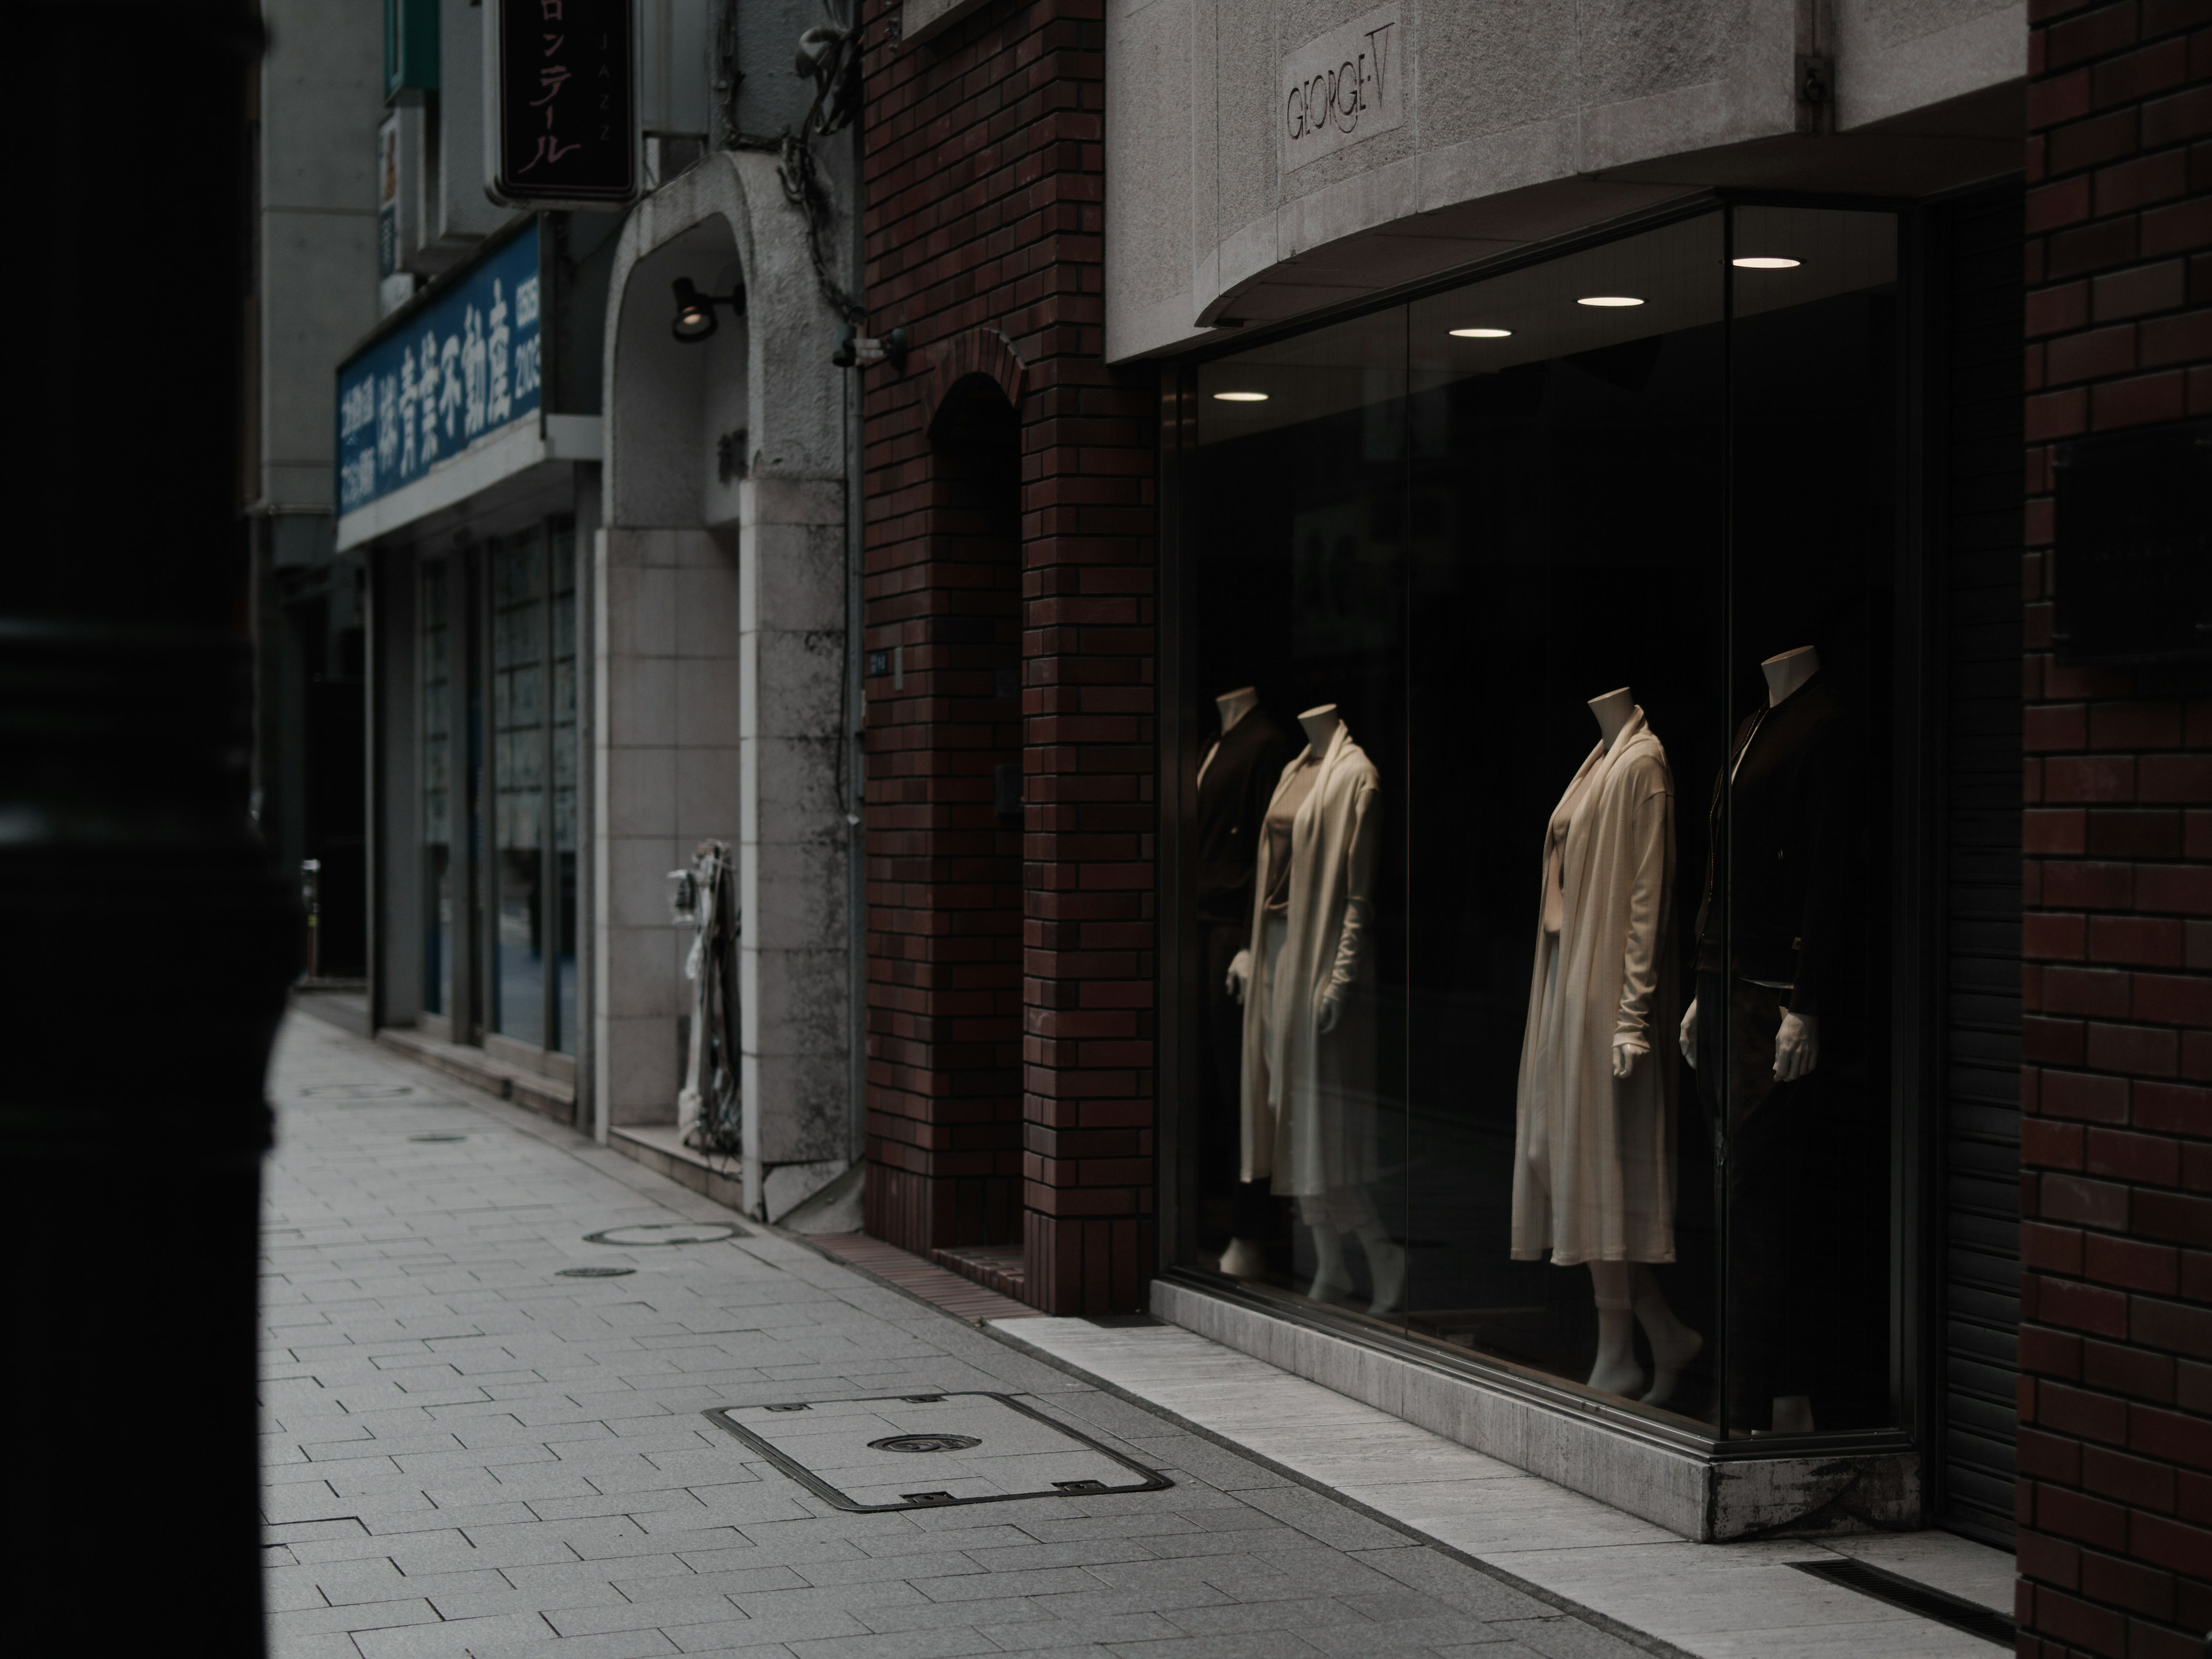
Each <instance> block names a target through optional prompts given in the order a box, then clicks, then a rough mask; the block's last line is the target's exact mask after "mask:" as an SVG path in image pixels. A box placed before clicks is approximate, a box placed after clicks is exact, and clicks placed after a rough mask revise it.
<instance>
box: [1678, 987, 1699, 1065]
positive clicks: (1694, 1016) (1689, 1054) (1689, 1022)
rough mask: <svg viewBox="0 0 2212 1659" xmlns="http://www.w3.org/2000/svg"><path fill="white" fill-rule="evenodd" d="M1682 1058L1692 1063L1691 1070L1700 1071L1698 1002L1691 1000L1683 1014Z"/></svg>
mask: <svg viewBox="0 0 2212 1659" xmlns="http://www.w3.org/2000/svg"><path fill="white" fill-rule="evenodd" d="M1682 1058H1683V1059H1685V1060H1688V1061H1689V1062H1690V1069H1691V1070H1692V1071H1693V1072H1694V1071H1696V1070H1697V1069H1698V1000H1697V998H1695V997H1692V998H1691V999H1690V1006H1689V1007H1688V1008H1686V1009H1685V1010H1684V1011H1683V1013H1682Z"/></svg>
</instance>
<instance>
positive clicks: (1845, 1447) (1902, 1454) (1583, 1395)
mask: <svg viewBox="0 0 2212 1659" xmlns="http://www.w3.org/2000/svg"><path fill="white" fill-rule="evenodd" d="M1152 1312H1153V1313H1154V1314H1156V1315H1157V1316H1158V1317H1160V1318H1162V1319H1164V1320H1165V1321H1167V1322H1169V1323H1170V1324H1174V1325H1181V1326H1182V1327H1183V1328H1185V1329H1186V1330H1190V1331H1195V1332H1196V1333H1197V1334H1199V1335H1200V1336H1204V1337H1207V1338H1209V1339H1211V1340H1213V1341H1216V1342H1218V1343H1220V1344H1222V1345H1223V1346H1225V1347H1230V1348H1235V1349H1237V1351H1239V1352H1243V1353H1248V1354H1250V1355H1251V1356H1252V1357H1253V1358H1255V1359H1261V1360H1265V1361H1266V1362H1267V1364H1271V1365H1274V1366H1276V1367H1278V1368H1279V1369H1280V1370H1285V1371H1288V1372H1290V1373H1291V1375H1292V1376H1302V1377H1304V1378H1305V1379H1306V1380H1307V1381H1309V1382H1313V1383H1320V1384H1321V1385H1322V1387H1324V1388H1328V1389H1334V1390H1335V1391H1336V1392H1337V1393H1339V1394H1341V1395H1346V1396H1347V1397H1349V1398H1351V1399H1353V1400H1357V1401H1361V1402H1362V1403H1363V1404H1365V1405H1370V1406H1373V1407H1376V1409H1377V1410H1379V1411H1384V1412H1388V1413H1390V1414H1391V1415H1392V1416H1394V1417H1399V1418H1402V1419H1405V1420H1406V1421H1407V1422H1409V1423H1412V1424H1413V1425H1416V1426H1417V1427H1419V1428H1424V1429H1426V1430H1428V1431H1430V1432H1431V1433H1432V1434H1439V1435H1442V1436H1443V1437H1445V1438H1446V1439H1448V1440H1455V1441H1457V1442H1458V1443H1460V1444H1462V1445H1463V1446H1467V1447H1469V1448H1471V1449H1474V1450H1475V1451H1479V1452H1481V1453H1483V1454H1485V1455H1487V1456H1491V1457H1494V1458H1496V1459H1498V1461H1499V1462H1503V1463H1508V1464H1510V1465H1512V1466H1513V1467H1514V1468H1519V1469H1526V1470H1527V1471H1528V1473H1529V1474H1534V1475H1541V1477H1542V1478H1543V1479H1545V1480H1549V1481H1552V1482H1553V1483H1554V1484H1556V1485H1559V1486H1565V1487H1567V1488H1568V1489H1569V1490H1571V1491H1573V1492H1582V1493H1583V1494H1585V1495H1586V1496H1588V1497H1591V1498H1596V1499H1597V1500H1598V1501H1599V1502H1601V1503H1603V1504H1611V1505H1612V1506H1613V1508H1615V1509H1617V1510H1626V1512H1627V1513H1628V1514H1631V1515H1635V1516H1642V1517H1643V1518H1644V1520H1647V1521H1650V1522H1656V1523H1657V1524H1658V1525H1660V1526H1662V1527H1665V1528H1668V1529H1669V1530H1671V1531H1674V1532H1676V1533H1679V1534H1681V1535H1682V1536H1684V1537H1685V1538H1689V1539H1692V1540H1695V1541H1698V1542H1699V1543H1720V1542H1725V1541H1745V1540H1752V1539H1759V1538H1777V1537H1785V1536H1788V1537H1811V1536H1819V1535H1821V1534H1839V1533H1854V1532H1894V1531H1904V1530H1909V1529H1912V1528H1918V1527H1920V1526H1922V1525H1923V1524H1925V1522H1924V1518H1923V1516H1922V1513H1921V1491H1920V1455H1919V1453H1918V1452H1917V1450H1916V1449H1914V1448H1913V1446H1912V1444H1911V1442H1910V1440H1909V1439H1907V1438H1906V1437H1905V1436H1904V1435H1902V1434H1899V1433H1896V1432H1893V1431H1892V1432H1881V1433H1872V1434H1851V1435H1842V1434H1838V1435H1823V1436H1807V1437H1803V1438H1802V1439H1793V1440H1792V1441H1790V1443H1785V1444H1782V1445H1773V1444H1772V1443H1761V1442H1759V1441H1735V1440H1732V1441H1717V1440H1711V1439H1706V1438H1704V1437H1700V1436H1699V1435H1696V1434H1692V1433H1690V1432H1686V1431H1684V1430H1682V1429H1680V1428H1678V1427H1676V1426H1674V1425H1672V1424H1668V1423H1666V1422H1663V1421H1660V1420H1657V1419H1652V1418H1649V1417H1646V1416H1644V1414H1642V1413H1638V1412H1635V1411H1633V1410H1630V1409H1627V1408H1626V1407H1622V1406H1620V1405H1618V1404H1610V1403H1607V1397H1606V1396H1603V1395H1595V1394H1592V1393H1591V1392H1590V1391H1589V1389H1580V1388H1577V1387H1575V1386H1573V1385H1571V1384H1553V1383H1547V1382H1545V1381H1543V1380H1540V1379H1538V1378H1535V1377H1533V1376H1527V1375H1523V1374H1520V1373H1517V1372H1515V1371H1512V1370H1508V1369H1506V1368H1504V1367H1503V1366H1489V1365H1485V1364H1482V1363H1480V1361H1475V1360H1467V1361H1462V1360H1459V1359H1457V1358H1455V1357H1453V1356H1450V1355H1448V1354H1441V1353H1437V1352H1432V1351H1431V1349H1430V1348H1429V1347H1428V1346H1427V1345H1425V1344H1422V1343H1419V1342H1415V1341H1412V1340H1407V1339H1404V1338H1399V1337H1391V1336H1383V1335H1376V1334H1369V1333H1365V1332H1362V1333H1360V1334H1358V1336H1356V1337H1355V1336H1354V1335H1353V1334H1351V1333H1350V1332H1349V1331H1348V1330H1340V1329H1338V1328H1334V1327H1333V1325H1332V1323H1331V1322H1330V1321H1329V1319H1328V1316H1327V1315H1326V1314H1322V1313H1320V1312H1318V1311H1317V1312H1316V1313H1315V1314H1314V1315H1312V1316H1306V1315H1304V1314H1303V1313H1302V1312H1300V1311H1298V1310H1291V1309H1290V1308H1287V1307H1285V1306H1284V1305H1282V1304H1279V1303H1278V1302H1277V1301H1275V1300H1273V1299H1272V1298H1267V1297H1260V1296H1256V1295H1254V1294H1252V1293H1251V1292H1249V1291H1244V1290H1243V1289H1242V1288H1241V1287H1240V1286H1238V1285H1237V1284H1236V1282H1235V1281H1233V1280H1231V1279H1221V1278H1219V1277H1218V1276H1217V1275H1214V1274H1204V1275H1200V1274H1199V1273H1194V1272H1189V1271H1182V1270H1178V1271H1176V1272H1173V1273H1170V1275H1169V1276H1167V1277H1164V1278H1161V1279H1154V1280H1153V1281H1152Z"/></svg>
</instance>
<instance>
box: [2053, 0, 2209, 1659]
mask: <svg viewBox="0 0 2212 1659" xmlns="http://www.w3.org/2000/svg"><path fill="white" fill-rule="evenodd" d="M2029 12H2030V19H2031V27H2032V37H2031V39H2032V46H2031V57H2030V67H2029V73H2030V83H2029V89H2028V126H2029V132H2028V149H2027V184H2028V193H2027V272H2026V280H2027V363H2026V369H2027V408H2026V431H2027V446H2028V448H2027V489H2028V501H2027V549H2026V552H2025V556H2024V558H2023V561H2022V578H2023V580H2024V582H2025V598H2026V601H2027V611H2026V615H2027V638H2026V641H2025V645H2026V659H2025V672H2026V684H2025V693H2026V696H2027V711H2026V744H2027V762H2026V776H2025V784H2026V795H2027V807H2026V814H2027V816H2026V821H2025V826H2024V828H2025V843H2026V851H2027V860H2026V867H2025V872H2024V881H2025V884H2026V885H2025V894H2024V896H2025V900H2026V904H2027V915H2026V919H2025V932H2024V944H2023V954H2024V956H2025V957H2026V961H2025V963H2024V964H2023V967H2022V976H2023V978H2022V988H2023V991H2024V994H2025V1004H2026V1029H2025V1031H2024V1038H2025V1044H2024V1054H2025V1056H2026V1061H2025V1065H2024V1067H2023V1074H2022V1079H2021V1083H2022V1105H2023V1109H2024V1112H2025V1114H2026V1115H2025V1117H2024V1119H2023V1122H2022V1130H2021V1155H2022V1165H2023V1167H2022V1172H2021V1188H2022V1190H2021V1212H2022V1216H2023V1218H2024V1219H2023V1223H2022V1240H2021V1243H2022V1255H2023V1259H2024V1262H2025V1265H2026V1268H2027V1273H2026V1279H2025V1282H2024V1285H2023V1295H2022V1302H2021V1395H2020V1472H2021V1480H2020V1483H2019V1488H2018V1492H2019V1519H2020V1526H2021V1531H2020V1538H2019V1548H2020V1573H2021V1577H2020V1595H2019V1608H2018V1613H2019V1620H2020V1629H2021V1634H2020V1643H2019V1651H2020V1652H2021V1654H2024V1655H2034V1656H2041V1659H2057V1656H2060V1655H2068V1656H2071V1655H2076V1654H2099V1655H2106V1654H2110V1655H2126V1656H2130V1659H2143V1656H2160V1659H2163V1656H2169V1655H2171V1656H2175V1659H2179V1656H2182V1655H2189V1656H2195V1655H2197V1654H2198V1653H2200V1652H2201V1651H2202V1645H2201V1644H2203V1641H2204V1639H2205V1632H2206V1631H2207V1630H2208V1629H2212V1582H2208V1581H2212V698H2208V697H2207V696H2206V695H2205V683H2204V681H2203V679H2202V678H2197V679H2195V680H2191V679H2189V678H2183V677H2181V676H2179V675H2178V674H2176V673H2175V672H2174V671H2170V670H2156V671H2154V670H2132V671H2114V670H2109V669H2096V668H2086V667H2078V666H2068V665H2063V664H2062V663H2060V662H2059V661H2058V660H2057V657H2056V655H2055V654H2054V653H2053V651H2052V648H2051V639H2052V632H2051V611H2052V606H2051V594H2052V592H2053V591H2054V584H2055V583H2056V582H2057V580H2063V573H2061V572H2057V571H2055V570H2054V569H2053V568H2052V565H2053V560H2052V555H2051V518H2052V515H2051V495H2050V489H2051V467H2052V462H2053V458H2054V447H2055V446H2057V444H2059V443H2061V442H2063V441H2065V440H2067V439H2069V438H2072V437H2075V436H2077V435H2087V434H2091V433H2098V432H2106V431H2112V430H2118V429H2120V428H2128V427H2133V426H2141V425H2144V424H2147V423H2150V422H2162V421H2171V420H2178V419H2181V418H2184V417H2186V416H2205V415H2208V414H2212V0H2123V3H2120V4H2117V5H2083V4H2078V3H2057V0H2033V3H2031V5H2030V7H2029Z"/></svg>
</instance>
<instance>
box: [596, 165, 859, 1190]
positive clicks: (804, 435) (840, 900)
mask: <svg viewBox="0 0 2212 1659" xmlns="http://www.w3.org/2000/svg"><path fill="white" fill-rule="evenodd" d="M678 279H685V280H689V281H690V283H693V284H694V285H695V286H696V288H697V289H699V290H700V291H702V293H707V294H710V295H723V296H728V295H732V293H733V292H736V291H738V290H739V289H742V291H743V294H744V307H743V310H742V313H733V311H732V308H731V307H720V309H718V312H717V326H716V329H715V331H714V335H713V336H712V337H710V338H708V339H706V340H705V341H703V342H696V343H684V342H679V341H678V340H677V339H675V338H674V337H673V335H672V332H671V323H672V321H673V319H674V314H675V304H674V296H673V286H674V284H675V283H676V282H677V281H678ZM609 306H610V318H609V320H610V326H609V328H608V331H607V355H606V362H605V387H606V392H605V406H606V410H607V426H606V483H605V501H606V513H605V526H604V527H603V528H602V529H601V530H600V531H599V535H598V538H597V543H596V547H595V550H594V559H593V564H592V579H593V584H594V592H593V594H592V617H593V624H594V635H595V637H594V639H593V641H592V650H593V660H594V668H595V671H596V672H595V678H594V696H595V701H596V704H597V707H596V708H595V711H594V712H595V715H596V718H595V720H594V721H593V730H594V733H595V738H594V743H593V745H592V770H593V775H592V781H591V791H590V793H591V799H592V826H593V830H594V834H593V842H592V856H593V859H594V861H595V862H594V874H595V877H596V880H595V882H594V903H593V915H592V926H593V927H595V929H597V931H598V943H599V950H598V952H597V956H596V958H595V959H596V961H597V963H598V964H599V966H598V970H597V978H598V981H599V982H598V984H597V985H596V986H595V987H594V991H595V995H594V999H593V1005H592V1006H593V1018H594V1019H595V1020H596V1021H597V1022H598V1024H599V1030H598V1037H599V1042H598V1046H597V1064H598V1066H599V1069H600V1076H599V1092H598V1095H597V1098H598V1099H599V1101H601V1102H603V1103H604V1106H603V1112H604V1114H605V1115H604V1119H603V1123H604V1125H605V1127H609V1128H614V1129H619V1128H621V1127H623V1126H624V1125H626V1124H636V1123H659V1122H671V1123H672V1121H673V1119H674V1115H675V1100H676V1094H677V1090H678V1087H679V1086H680V1083H681V1060H680V1054H681V1048H680V1024H681V1021H682V1018H683V1017H684V1012H685V1010H686V1008H687V1006H688V1003H687V1000H686V984H685V981H684V971H683V965H684V954H685V952H686V951H687V950H688V949H689V946H690V933H689V932H688V930H684V929H678V928H677V927H673V926H671V921H670V918H669V914H668V908H667V903H666V898H665V877H666V872H668V871H670V870H672V869H675V868H678V867H679V866H683V865H685V864H687V863H689V861H690V858H691V854H692V851H693V848H694V847H695V846H696V843H697V842H700V841H702V840H704V839H708V838H713V839H717V840H720V841H724V842H728V843H729V844H730V845H731V846H732V848H733V849H734V850H735V852H736V854H737V860H738V902H739V906H740V908H741V911H742V916H743V939H742V943H741V946H740V950H739V968H738V996H739V1000H740V1005H741V1009H742V1014H741V1021H740V1027H741V1040H740V1048H741V1067H740V1071H741V1076H742V1085H741V1086H742V1089H743V1094H744V1158H743V1160H742V1168H741V1178H742V1193H743V1201H744V1208H745V1209H746V1211H747V1212H749V1213H750V1214H754V1215H756V1216H763V1217H764V1218H767V1219H769V1220H777V1219H781V1218H783V1217H784V1216H786V1215H787V1214H788V1213H790V1212H791V1211H792V1210H793V1208H794V1207H795V1206H798V1205H799V1204H800V1203H802V1202H804V1201H805V1200H806V1199H808V1198H809V1197H810V1196H811V1195H813V1194H816V1193H817V1192H818V1191H819V1190H820V1189H822V1188H824V1187H825V1186H827V1185H828V1184H829V1183H830V1182H834V1181H836V1179H837V1178H838V1177H839V1176H841V1175H842V1174H843V1173H844V1171H845V1170H847V1169H848V1167H849V1166H850V1164H852V1163H853V1161H854V1158H856V1156H857V1154H858V1151H859V1148H858V1146H857V1145H856V1144H855V1139H854V1133H853V1128H854V1121H853V1120H854V1115H853V1112H852V1109H851V1073H850V1071H849V1069H848V1068H849V1065H850V1060H851V1053H850V1050H851V1041H850V1022H849V1013H850V1006H851V1004H850V996H849V989H848V987H849V986H850V983H851V971H850V963H851V960H852V957H851V938H850V933H849V927H850V921H851V917H850V905H849V902H848V886H849V872H850V862H849V860H850V858H851V854H852V840H853V836H852V826H851V823H850V822H849V820H848V817H847V810H848V809H847V799H848V797H847V787H848V779H849V778H850V776H851V775H852V768H853V762H854V757H853V756H852V755H851V754H850V753H849V752H848V744H847V737H846V732H845V714H846V708H847V686H848V669H849V659H848V655H847V649H846V644H847V639H846V635H847V630H846V610H847V577H848V570H847V557H846V547H847V534H846V489H845V467H846V434H845V423H844V421H843V417H842V416H843V400H844V395H845V394H844V387H843V385H842V381H841V380H840V378H839V371H838V370H837V369H836V368H834V367H832V365H831V363H830V357H831V355H832V353H833V352H834V351H835V349H836V329H837V326H838V321H839V319H838V318H837V317H836V314H835V313H833V312H832V311H831V310H830V308H829V306H828V305H827V304H826V303H825V302H824V301H823V299H822V297H821V295H820V291H819V289H818V287H817V283H816V281H815V278H814V275H813V272H812V270H811V264H810V262H809V258H808V254H807V250H806V241H805V225H804V223H803V222H802V220H801V218H800V216H799V213H798V211H797V210H795V209H794V208H793V207H792V206H791V205H790V204H789V203H788V202H787V200H786V198H785V197H784V195H783V193H782V191H781V187H780V186H779V185H778V183H777V181H776V179H775V162H774V161H773V159H772V158H770V157H768V156H764V155H756V154H751V153H737V154H719V155H710V156H709V157H708V158H707V160H705V161H702V162H701V163H700V164H699V165H698V166H696V167H693V168H692V169H691V170H690V171H689V172H688V173H684V175H683V176H682V177H680V178H678V179H675V180H673V181H672V182H671V183H670V184H669V185H665V186H664V187H663V188H662V189H660V190H659V191H657V192H655V193H654V195H653V196H652V197H649V198H648V199H647V201H645V202H644V203H642V204H640V206H639V207H638V209H637V210H636V211H635V213H633V214H632V215H631V216H630V219H629V222H628V223H627V224H626V225H625V226H624V228H623V233H622V240H621V243H620V245H619V247H618V250H617V256H616V261H615V268H614V273H613V277H612V282H611V294H610V298H609Z"/></svg>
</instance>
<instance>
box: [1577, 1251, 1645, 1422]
mask: <svg viewBox="0 0 2212 1659" xmlns="http://www.w3.org/2000/svg"><path fill="white" fill-rule="evenodd" d="M1589 1270H1590V1288H1591V1290H1592V1291H1593V1292H1594V1293H1595V1296H1594V1299H1595V1302H1596V1303H1597V1363H1596V1364H1595V1365H1593V1366H1591V1367H1590V1374H1589V1386H1590V1387H1591V1388H1593V1389H1597V1390H1599V1391H1600V1392H1601V1393H1603V1394H1623V1395H1632V1394H1636V1393H1638V1392H1640V1391H1641V1390H1642V1389H1643V1387H1644V1368H1643V1367H1642V1366H1640V1365H1638V1364H1637V1363H1636V1318H1635V1316H1634V1314H1632V1312H1631V1311H1630V1306H1631V1304H1630V1300H1629V1294H1628V1264H1627V1263H1626V1261H1593V1262H1591V1263H1590V1264H1589Z"/></svg>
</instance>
